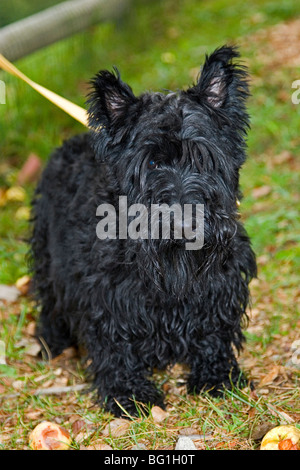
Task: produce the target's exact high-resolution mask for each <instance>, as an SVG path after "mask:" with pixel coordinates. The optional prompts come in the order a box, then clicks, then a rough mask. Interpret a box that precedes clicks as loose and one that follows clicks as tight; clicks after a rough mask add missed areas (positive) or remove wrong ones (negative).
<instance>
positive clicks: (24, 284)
mask: <svg viewBox="0 0 300 470" xmlns="http://www.w3.org/2000/svg"><path fill="white" fill-rule="evenodd" d="M30 282H31V278H30V276H28V275H25V276H22V277H20V278H19V279H18V280H17V282H16V288H17V289H19V291H20V292H21V294H22V295H26V294H27V293H28V290H29V286H30Z"/></svg>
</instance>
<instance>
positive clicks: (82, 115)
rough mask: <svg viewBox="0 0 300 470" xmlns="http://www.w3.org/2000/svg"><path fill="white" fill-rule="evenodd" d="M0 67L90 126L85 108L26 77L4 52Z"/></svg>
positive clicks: (0, 57) (0, 56) (86, 125)
mask: <svg viewBox="0 0 300 470" xmlns="http://www.w3.org/2000/svg"><path fill="white" fill-rule="evenodd" d="M0 67H1V68H2V69H3V70H5V71H6V72H8V73H10V74H12V75H14V76H15V77H18V78H20V79H21V80H23V81H24V82H26V83H27V84H28V85H29V86H31V87H32V88H33V89H34V90H36V91H37V92H38V93H40V94H41V95H43V96H44V97H45V98H47V100H49V101H51V102H52V103H54V104H55V105H56V106H58V107H59V108H61V109H62V110H63V111H65V113H67V114H69V115H70V116H72V117H73V118H74V119H76V120H77V121H79V122H81V124H83V125H84V126H85V127H88V118H87V112H86V110H85V109H84V108H81V107H80V106H77V104H74V103H72V102H71V101H69V100H66V99H65V98H62V97H61V96H59V95H57V94H56V93H53V91H50V90H47V88H44V87H43V86H41V85H39V84H38V83H36V82H34V81H33V80H31V79H30V78H28V77H26V75H24V74H23V73H22V72H20V70H18V69H17V67H15V66H14V65H13V64H11V63H10V62H9V61H8V60H7V59H6V58H5V57H3V55H2V54H0Z"/></svg>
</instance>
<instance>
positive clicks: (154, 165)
mask: <svg viewBox="0 0 300 470" xmlns="http://www.w3.org/2000/svg"><path fill="white" fill-rule="evenodd" d="M157 167H158V163H157V162H156V161H155V160H152V159H151V160H149V161H148V168H149V169H150V170H154V169H155V168H157Z"/></svg>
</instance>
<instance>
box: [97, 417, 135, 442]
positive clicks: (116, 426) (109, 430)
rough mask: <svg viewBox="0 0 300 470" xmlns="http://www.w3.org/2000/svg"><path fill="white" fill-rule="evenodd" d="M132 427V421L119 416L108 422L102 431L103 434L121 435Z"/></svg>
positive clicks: (106, 435)
mask: <svg viewBox="0 0 300 470" xmlns="http://www.w3.org/2000/svg"><path fill="white" fill-rule="evenodd" d="M129 428H130V421H128V420H127V419H122V418H117V419H114V420H113V421H111V422H110V423H108V425H107V426H105V428H104V430H103V431H102V434H103V436H105V437H108V436H111V437H121V436H124V434H126V433H127V431H128V429H129Z"/></svg>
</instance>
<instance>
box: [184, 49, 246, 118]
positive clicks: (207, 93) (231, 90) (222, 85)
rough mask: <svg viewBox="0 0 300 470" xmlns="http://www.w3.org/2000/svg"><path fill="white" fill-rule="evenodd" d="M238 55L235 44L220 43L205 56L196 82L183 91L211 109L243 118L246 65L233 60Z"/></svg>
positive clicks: (244, 116) (244, 113)
mask: <svg viewBox="0 0 300 470" xmlns="http://www.w3.org/2000/svg"><path fill="white" fill-rule="evenodd" d="M239 56H240V54H239V52H238V50H237V48H236V47H231V46H222V47H220V48H219V49H216V50H215V51H214V52H213V53H212V54H211V55H210V56H206V60H205V63H204V65H203V68H202V71H201V74H200V76H199V79H198V82H197V84H196V85H195V86H193V87H191V88H189V89H188V90H187V91H186V93H187V95H188V96H190V97H191V98H192V99H194V100H196V101H197V102H199V103H201V104H203V105H206V106H208V107H209V108H211V109H214V110H220V111H222V110H223V111H225V113H226V115H227V116H228V117H230V115H231V116H234V115H236V117H240V118H242V119H243V120H247V117H246V111H245V101H246V99H247V97H248V96H249V86H248V72H247V68H246V67H245V66H243V65H241V64H238V63H234V62H233V59H235V58H237V57H239Z"/></svg>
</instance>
